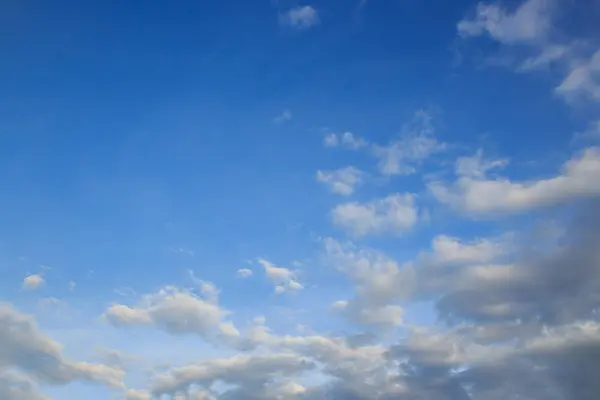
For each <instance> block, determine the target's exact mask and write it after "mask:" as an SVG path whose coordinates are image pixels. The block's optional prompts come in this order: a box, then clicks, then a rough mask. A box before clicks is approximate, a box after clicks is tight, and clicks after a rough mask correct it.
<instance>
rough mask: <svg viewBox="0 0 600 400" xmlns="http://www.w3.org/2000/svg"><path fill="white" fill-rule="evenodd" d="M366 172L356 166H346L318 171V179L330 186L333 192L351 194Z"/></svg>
mask: <svg viewBox="0 0 600 400" xmlns="http://www.w3.org/2000/svg"><path fill="white" fill-rule="evenodd" d="M364 176H365V173H364V172H362V171H361V170H359V169H356V168H354V167H344V168H340V169H338V170H335V171H321V170H319V171H317V181H318V182H320V183H323V184H325V185H327V186H328V187H329V190H331V191H332V192H333V193H336V194H339V195H342V196H349V195H351V194H352V193H354V190H355V189H356V187H357V186H358V185H360V184H361V183H362V181H363V179H364Z"/></svg>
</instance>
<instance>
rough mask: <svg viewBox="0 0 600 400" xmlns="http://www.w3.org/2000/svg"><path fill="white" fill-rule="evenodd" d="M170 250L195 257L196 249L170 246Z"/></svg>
mask: <svg viewBox="0 0 600 400" xmlns="http://www.w3.org/2000/svg"><path fill="white" fill-rule="evenodd" d="M169 250H170V251H171V252H173V253H175V254H179V255H184V256H189V257H194V250H190V249H186V248H185V247H180V246H179V247H178V246H174V247H170V248H169Z"/></svg>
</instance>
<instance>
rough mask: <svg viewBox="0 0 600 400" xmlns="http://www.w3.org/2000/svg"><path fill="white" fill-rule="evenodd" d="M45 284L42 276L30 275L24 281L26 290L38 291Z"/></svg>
mask: <svg viewBox="0 0 600 400" xmlns="http://www.w3.org/2000/svg"><path fill="white" fill-rule="evenodd" d="M44 284H45V280H44V277H43V276H42V275H40V274H33V275H28V276H26V277H25V279H23V289H24V290H36V289H39V288H40V287H42V286H43V285H44Z"/></svg>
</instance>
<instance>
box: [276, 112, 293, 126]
mask: <svg viewBox="0 0 600 400" xmlns="http://www.w3.org/2000/svg"><path fill="white" fill-rule="evenodd" d="M291 119H292V112H291V111H290V110H283V112H282V113H281V114H279V115H278V116H276V117H275V118H273V122H274V123H276V124H283V123H285V122H288V121H290V120H291Z"/></svg>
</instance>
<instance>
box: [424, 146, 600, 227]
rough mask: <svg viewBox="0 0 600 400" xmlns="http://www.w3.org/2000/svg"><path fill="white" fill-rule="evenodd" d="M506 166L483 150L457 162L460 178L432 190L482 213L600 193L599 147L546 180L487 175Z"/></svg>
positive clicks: (451, 202) (431, 186) (460, 208)
mask: <svg viewBox="0 0 600 400" xmlns="http://www.w3.org/2000/svg"><path fill="white" fill-rule="evenodd" d="M503 165H505V161H503V160H484V159H483V158H482V153H481V152H478V153H477V154H476V155H475V156H474V157H470V158H460V159H459V160H458V161H457V163H456V175H457V179H456V181H454V182H452V183H450V184H448V183H445V182H440V181H434V182H430V183H429V185H428V186H429V190H430V191H431V193H433V195H434V196H435V197H436V198H437V199H438V200H439V201H440V202H442V203H444V204H447V205H449V206H451V207H453V208H454V209H456V210H458V211H462V212H465V213H470V214H478V215H486V214H496V213H501V214H502V213H512V212H522V211H528V210H532V209H537V208H539V207H541V206H549V205H556V204H562V203H566V202H568V201H570V200H574V199H577V198H586V197H591V196H597V195H599V194H600V181H598V179H597V176H598V173H600V149H599V148H597V147H590V148H586V149H585V150H584V151H582V152H581V153H580V154H576V155H575V156H574V157H572V158H571V159H570V160H568V161H567V162H566V163H565V164H564V165H563V168H562V171H561V173H560V174H558V175H556V176H553V177H550V178H546V179H539V180H530V181H525V182H513V181H511V180H510V179H508V178H504V177H489V176H488V175H487V173H486V172H487V171H488V170H490V169H492V168H497V167H500V166H503Z"/></svg>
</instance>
